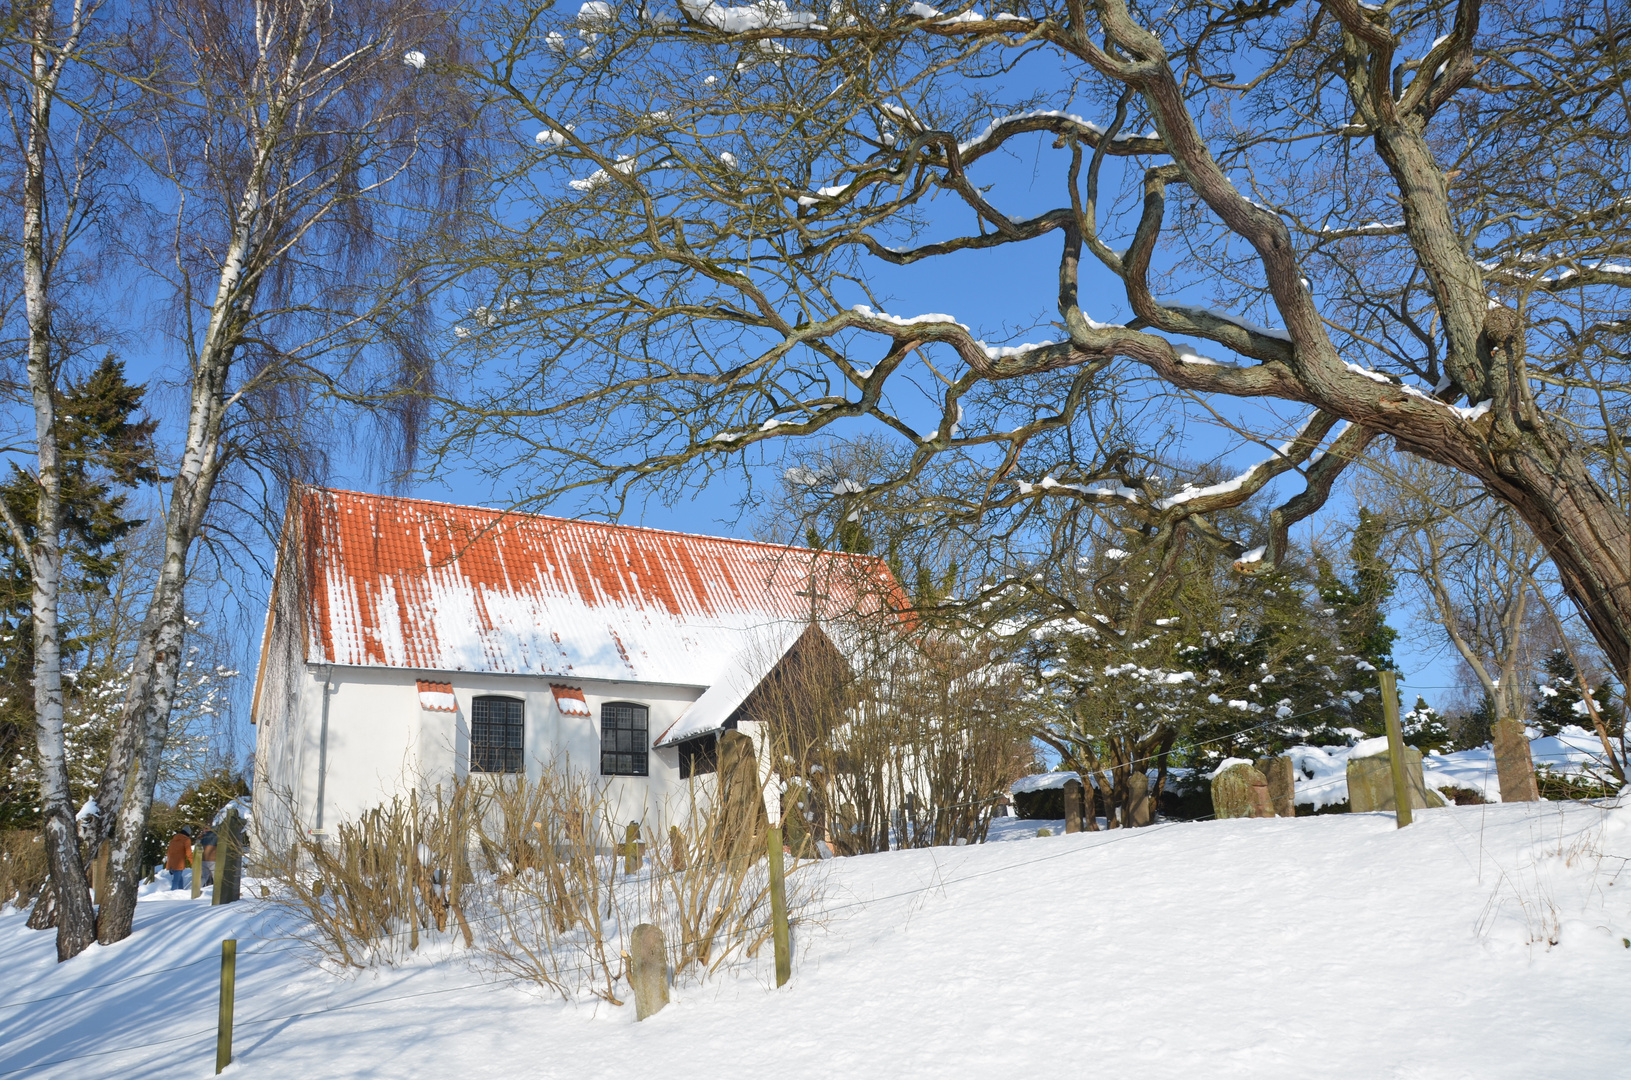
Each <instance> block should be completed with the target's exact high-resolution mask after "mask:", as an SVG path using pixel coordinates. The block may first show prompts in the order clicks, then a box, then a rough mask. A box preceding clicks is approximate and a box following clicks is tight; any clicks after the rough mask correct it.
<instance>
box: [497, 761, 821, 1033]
mask: <svg viewBox="0 0 1631 1080" xmlns="http://www.w3.org/2000/svg"><path fill="white" fill-rule="evenodd" d="M727 756H728V755H727ZM738 768H739V769H740V770H741V771H742V772H743V773H745V774H746V775H748V776H751V775H752V774H753V772H754V764H753V759H752V757H751V756H745V757H744V758H743V759H742V764H741V765H740V766H739V767H738ZM710 788H711V785H710ZM744 791H745V792H746V794H747V796H750V797H743V795H742V792H744ZM710 795H711V792H710V791H699V790H698V789H697V788H696V787H693V788H692V789H691V797H690V798H689V799H688V800H687V802H686V805H684V806H682V807H671V808H670V813H668V814H665V815H664V817H665V818H666V819H667V820H668V821H669V822H670V824H669V825H668V828H667V831H666V833H665V832H663V831H661V828H660V825H658V824H656V823H653V824H652V826H651V827H649V828H646V829H644V830H642V831H641V833H640V841H639V842H638V844H639V848H638V850H637V852H636V854H635V858H634V862H635V865H636V866H637V867H638V870H637V872H636V873H635V874H633V875H629V874H626V873H624V870H625V864H626V862H627V861H628V860H627V855H626V852H625V851H624V850H621V846H622V839H621V838H622V830H621V828H620V827H619V825H618V823H617V822H615V821H614V820H612V818H611V815H610V808H609V806H608V805H607V802H606V800H605V798H604V793H603V789H602V788H600V787H599V786H597V785H596V784H595V783H594V782H593V781H592V780H591V779H590V778H589V777H587V776H584V775H583V774H580V773H574V772H571V771H570V770H568V769H565V768H546V769H544V770H543V773H542V775H541V776H540V778H539V780H538V781H536V782H532V783H526V784H506V785H502V786H494V787H492V788H490V789H488V790H486V791H485V792H484V793H483V796H482V807H483V808H482V812H481V813H479V814H478V815H477V819H476V820H477V825H476V828H477V834H478V845H479V848H480V850H481V852H482V854H483V856H484V858H485V859H486V860H487V863H488V868H489V871H490V872H489V874H487V875H485V876H484V877H483V883H482V886H481V892H482V899H483V911H484V913H486V917H485V921H487V922H489V923H490V924H491V925H490V930H491V932H490V933H487V934H486V935H485V937H484V942H483V947H484V949H485V950H486V952H487V955H488V956H489V958H490V959H491V960H492V962H493V963H494V965H495V966H496V967H497V968H498V970H500V971H502V972H504V973H506V974H508V975H512V976H516V977H520V978H524V979H527V980H529V981H531V982H534V983H536V984H538V985H540V986H545V987H548V988H549V989H551V990H553V991H555V992H556V993H559V994H561V995H562V996H563V997H573V996H577V995H580V994H589V995H592V996H594V997H599V998H603V999H605V1000H607V1001H611V1002H613V1003H617V1004H620V1003H621V996H620V995H621V993H622V991H621V990H620V989H619V983H620V982H625V981H626V975H627V972H626V970H625V962H626V957H625V953H626V950H627V942H628V938H629V936H630V934H631V933H632V931H633V929H634V927H635V926H638V925H639V924H641V923H653V924H655V925H657V926H658V927H660V928H661V929H662V931H663V937H664V940H665V942H666V943H667V947H668V951H669V963H670V966H671V969H672V970H673V971H674V973H675V976H676V978H684V977H687V976H689V977H691V978H696V979H700V978H703V977H705V976H707V975H708V974H710V973H712V972H715V971H717V970H719V969H720V968H721V967H722V966H725V965H727V964H729V963H731V962H733V961H736V960H740V959H743V958H748V959H751V958H753V957H755V956H756V955H757V954H758V951H759V949H760V947H761V946H762V945H763V944H764V943H765V942H766V941H768V940H769V938H770V933H771V924H770V892H769V880H768V877H767V876H766V871H765V860H764V853H765V846H764V838H765V831H764V821H765V818H764V810H763V804H762V801H761V800H760V799H759V798H758V788H757V784H751V785H748V784H739V785H731V784H725V785H724V786H723V794H722V796H721V797H710ZM614 841H616V842H617V846H613V842H614ZM805 876H806V875H804V874H803V872H802V869H801V868H795V871H794V872H793V873H790V874H789V887H790V889H791V890H793V892H794V894H795V895H797V896H799V897H800V898H801V900H802V898H803V897H805V896H806V895H807V893H808V890H802V891H801V889H800V885H801V883H802V881H803V878H804V877H805Z"/></svg>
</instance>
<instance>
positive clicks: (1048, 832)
mask: <svg viewBox="0 0 1631 1080" xmlns="http://www.w3.org/2000/svg"><path fill="white" fill-rule="evenodd" d="M1036 835H1037V836H1052V835H1053V830H1052V829H1049V828H1041V829H1038V830H1036Z"/></svg>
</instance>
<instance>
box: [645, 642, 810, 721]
mask: <svg viewBox="0 0 1631 1080" xmlns="http://www.w3.org/2000/svg"><path fill="white" fill-rule="evenodd" d="M806 634H820V635H821V636H822V637H825V636H826V635H825V633H824V632H823V631H822V630H821V628H820V627H819V626H816V625H814V624H812V623H803V624H799V623H782V624H779V625H776V626H766V627H761V628H760V629H759V630H758V631H756V632H755V634H754V635H753V638H752V640H750V641H749V643H748V645H747V646H746V647H745V648H743V649H741V650H739V651H738V652H737V653H736V654H735V655H733V656H732V657H731V658H730V661H729V662H728V663H727V664H726V665H725V667H724V669H723V670H722V671H721V672H720V675H719V678H718V680H717V681H715V682H714V684H713V685H712V686H710V687H708V689H707V690H706V691H704V692H703V695H702V696H701V697H699V698H697V699H696V700H695V701H693V702H692V703H691V704H690V706H689V707H687V708H686V710H685V711H684V712H683V713H681V714H680V718H679V719H678V720H676V721H674V723H673V724H672V725H671V726H670V727H669V729H668V730H667V731H665V732H663V733H662V734H661V735H659V736H657V738H656V740H655V741H654V742H653V744H652V745H654V746H673V745H674V744H676V743H682V742H684V741H685V740H687V739H695V738H697V737H698V736H701V735H710V734H713V733H714V732H717V731H720V730H722V729H723V728H724V727H725V722H726V721H728V720H729V719H730V718H731V716H732V715H733V714H734V713H735V712H736V710H737V709H738V708H740V707H741V705H742V702H744V701H746V700H747V698H748V695H749V694H751V693H753V691H754V690H755V689H756V688H757V687H758V686H759V684H760V683H762V682H764V681H765V677H766V676H768V675H769V674H770V673H771V671H773V670H775V667H776V665H777V664H779V663H781V662H782V659H783V658H784V657H785V656H787V654H788V653H789V652H791V651H792V650H793V647H794V646H795V645H797V644H798V643H799V642H800V641H801V640H803V639H804V636H805V635H806Z"/></svg>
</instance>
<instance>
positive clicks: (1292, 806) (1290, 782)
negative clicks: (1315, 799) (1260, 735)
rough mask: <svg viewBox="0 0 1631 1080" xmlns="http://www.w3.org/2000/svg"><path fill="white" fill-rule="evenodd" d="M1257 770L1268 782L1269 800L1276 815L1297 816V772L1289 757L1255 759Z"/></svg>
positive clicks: (1282, 755)
mask: <svg viewBox="0 0 1631 1080" xmlns="http://www.w3.org/2000/svg"><path fill="white" fill-rule="evenodd" d="M1257 771H1258V772H1260V773H1262V774H1263V776H1264V777H1265V778H1266V779H1267V780H1268V782H1269V802H1270V804H1271V805H1273V807H1274V814H1275V816H1276V817H1296V816H1297V772H1296V769H1295V768H1294V767H1293V766H1292V764H1291V759H1290V758H1289V757H1287V756H1286V755H1284V754H1281V755H1280V756H1279V757H1263V758H1258V759H1257Z"/></svg>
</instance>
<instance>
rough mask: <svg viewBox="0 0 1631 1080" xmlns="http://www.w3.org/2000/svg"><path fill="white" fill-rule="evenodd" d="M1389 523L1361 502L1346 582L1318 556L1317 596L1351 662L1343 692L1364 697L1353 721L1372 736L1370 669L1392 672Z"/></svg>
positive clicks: (1375, 709) (1375, 713)
mask: <svg viewBox="0 0 1631 1080" xmlns="http://www.w3.org/2000/svg"><path fill="white" fill-rule="evenodd" d="M1386 528H1387V521H1386V519H1385V518H1384V517H1383V516H1382V515H1381V514H1377V513H1373V512H1372V511H1370V510H1369V509H1367V508H1365V507H1363V506H1361V507H1360V508H1359V520H1358V523H1357V524H1356V525H1355V527H1354V531H1353V538H1352V539H1351V540H1350V541H1349V544H1348V560H1349V562H1350V564H1351V566H1352V569H1351V577H1350V579H1349V580H1347V581H1344V580H1343V579H1342V578H1341V577H1339V576H1337V574H1336V572H1335V571H1334V570H1333V569H1332V567H1331V563H1330V561H1329V560H1327V559H1325V558H1324V557H1316V566H1317V569H1318V572H1319V578H1318V581H1319V591H1320V598H1321V599H1322V600H1324V601H1325V603H1326V604H1327V605H1329V606H1330V608H1331V609H1333V610H1332V614H1333V615H1335V617H1336V622H1337V632H1338V637H1339V639H1340V641H1341V642H1342V648H1343V652H1344V653H1345V654H1346V655H1347V656H1349V657H1351V658H1352V659H1353V661H1354V666H1353V667H1352V668H1351V669H1348V670H1349V676H1348V685H1346V686H1344V687H1343V689H1344V690H1345V691H1351V692H1354V693H1358V694H1362V695H1364V697H1363V700H1361V701H1358V702H1356V703H1355V705H1354V708H1353V725H1354V726H1355V727H1357V728H1359V729H1360V730H1362V731H1365V732H1367V733H1368V734H1371V735H1379V734H1381V733H1382V731H1383V728H1384V726H1385V725H1384V721H1383V718H1382V703H1381V698H1380V696H1379V691H1378V688H1377V682H1376V676H1375V674H1374V672H1376V671H1378V670H1381V671H1392V670H1394V662H1393V642H1394V640H1395V639H1396V638H1397V637H1398V636H1399V632H1398V631H1397V630H1395V629H1393V627H1391V626H1389V625H1388V624H1387V602H1388V600H1389V599H1390V598H1391V597H1392V596H1393V590H1394V589H1395V587H1396V584H1397V583H1396V582H1395V580H1394V576H1393V568H1392V567H1391V566H1389V565H1388V563H1387V560H1386V559H1384V558H1383V557H1382V555H1381V546H1382V539H1383V534H1384V532H1385V531H1386Z"/></svg>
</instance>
